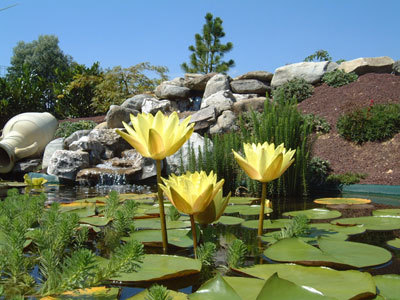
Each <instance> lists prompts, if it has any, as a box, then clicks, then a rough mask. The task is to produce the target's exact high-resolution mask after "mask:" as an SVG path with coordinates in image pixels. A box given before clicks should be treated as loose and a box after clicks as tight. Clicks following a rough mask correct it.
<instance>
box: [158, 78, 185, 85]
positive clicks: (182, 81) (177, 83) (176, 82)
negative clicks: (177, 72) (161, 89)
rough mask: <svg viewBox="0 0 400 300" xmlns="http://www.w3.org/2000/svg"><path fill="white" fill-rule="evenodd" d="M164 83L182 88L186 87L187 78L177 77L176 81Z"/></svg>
mask: <svg viewBox="0 0 400 300" xmlns="http://www.w3.org/2000/svg"><path fill="white" fill-rule="evenodd" d="M163 83H165V84H171V85H176V86H180V87H185V78H183V77H175V78H174V79H172V80H170V81H164V82H163Z"/></svg>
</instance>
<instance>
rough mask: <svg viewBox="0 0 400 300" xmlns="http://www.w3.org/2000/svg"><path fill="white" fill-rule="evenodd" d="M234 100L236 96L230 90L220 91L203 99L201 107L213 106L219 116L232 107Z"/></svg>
mask: <svg viewBox="0 0 400 300" xmlns="http://www.w3.org/2000/svg"><path fill="white" fill-rule="evenodd" d="M216 76H217V75H216ZM234 101H235V97H234V96H233V94H232V92H231V91H230V90H225V91H219V92H216V93H214V94H212V95H211V96H209V97H207V98H205V99H203V101H202V102H201V106H200V109H203V108H205V107H207V106H213V107H215V110H216V112H217V115H218V116H219V115H220V114H221V113H222V112H223V111H224V110H229V109H231V107H232V105H233V102H234Z"/></svg>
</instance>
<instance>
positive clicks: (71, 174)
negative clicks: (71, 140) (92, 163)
mask: <svg viewBox="0 0 400 300" xmlns="http://www.w3.org/2000/svg"><path fill="white" fill-rule="evenodd" d="M87 167H89V154H88V153H86V152H83V151H69V150H57V151H55V152H54V153H53V155H52V157H51V159H50V162H49V166H48V168H47V173H48V174H50V175H55V176H58V178H60V179H64V180H68V181H75V178H76V174H77V173H78V171H79V170H82V169H85V168H87Z"/></svg>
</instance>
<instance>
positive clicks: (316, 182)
mask: <svg viewBox="0 0 400 300" xmlns="http://www.w3.org/2000/svg"><path fill="white" fill-rule="evenodd" d="M331 172H332V168H331V166H330V163H329V161H328V160H324V159H322V158H319V157H317V156H314V157H313V158H312V159H311V160H310V162H309V165H308V182H309V185H310V188H312V187H318V186H322V185H324V184H325V183H326V181H327V178H328V176H329V175H330V173H331Z"/></svg>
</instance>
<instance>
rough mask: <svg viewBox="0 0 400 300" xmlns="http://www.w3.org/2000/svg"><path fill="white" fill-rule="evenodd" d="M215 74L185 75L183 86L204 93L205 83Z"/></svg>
mask: <svg viewBox="0 0 400 300" xmlns="http://www.w3.org/2000/svg"><path fill="white" fill-rule="evenodd" d="M214 75H217V73H208V74H190V73H187V74H185V82H184V85H185V86H186V87H187V88H189V89H191V90H192V91H197V92H204V90H205V89H206V85H207V82H208V81H209V80H210V79H211V78H212V77H213V76H214Z"/></svg>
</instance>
